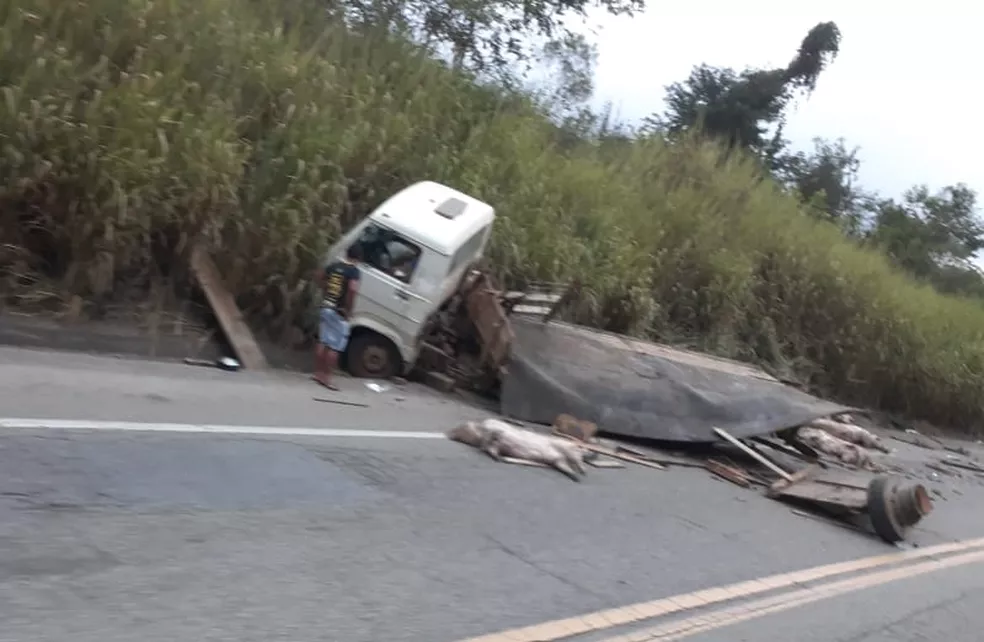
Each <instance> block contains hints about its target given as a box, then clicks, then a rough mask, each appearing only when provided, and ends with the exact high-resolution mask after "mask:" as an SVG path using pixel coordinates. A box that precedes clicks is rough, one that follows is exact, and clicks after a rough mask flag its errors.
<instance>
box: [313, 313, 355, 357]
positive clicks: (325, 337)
mask: <svg viewBox="0 0 984 642" xmlns="http://www.w3.org/2000/svg"><path fill="white" fill-rule="evenodd" d="M318 340H319V341H321V343H322V345H324V346H325V347H326V348H328V349H329V350H334V351H335V352H345V346H347V345H348V340H349V322H348V321H346V320H345V319H343V318H342V317H341V315H340V314H338V312H335V311H334V310H332V309H331V308H321V319H320V323H319V324H318Z"/></svg>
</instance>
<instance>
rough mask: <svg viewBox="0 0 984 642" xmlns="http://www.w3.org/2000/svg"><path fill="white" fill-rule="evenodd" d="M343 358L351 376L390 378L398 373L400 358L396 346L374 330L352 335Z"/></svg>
mask: <svg viewBox="0 0 984 642" xmlns="http://www.w3.org/2000/svg"><path fill="white" fill-rule="evenodd" d="M345 359H346V362H347V365H348V371H349V372H350V373H351V374H352V376H353V377H359V378H361V379H390V378H392V377H395V376H396V375H398V374H400V365H401V359H400V355H399V354H398V353H397V351H396V347H394V346H393V343H392V342H391V341H390V340H389V339H387V338H386V337H384V336H382V335H379V334H376V333H374V332H360V333H358V334H356V335H355V336H354V337H352V340H351V341H350V342H349V345H348V349H347V350H346V351H345Z"/></svg>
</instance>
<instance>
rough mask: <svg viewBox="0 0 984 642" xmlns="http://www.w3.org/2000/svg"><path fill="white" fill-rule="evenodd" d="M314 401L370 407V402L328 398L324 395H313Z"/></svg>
mask: <svg viewBox="0 0 984 642" xmlns="http://www.w3.org/2000/svg"><path fill="white" fill-rule="evenodd" d="M311 399H313V400H314V401H318V402H321V403H333V404H336V405H339V406H353V407H355V408H368V407H369V404H367V403H361V402H358V401H344V400H342V399H326V398H324V397H311Z"/></svg>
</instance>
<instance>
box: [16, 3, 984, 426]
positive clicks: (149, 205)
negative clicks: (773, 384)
mask: <svg viewBox="0 0 984 642" xmlns="http://www.w3.org/2000/svg"><path fill="white" fill-rule="evenodd" d="M438 4H439V3H438ZM438 4H434V5H430V4H428V5H420V6H417V5H414V4H413V3H395V4H392V5H390V4H385V3H380V4H367V3H366V4H355V3H353V4H346V5H338V4H332V3H329V2H326V1H321V2H317V1H316V0H276V1H274V0H265V1H261V0H167V1H164V0H85V1H76V0H0V18H2V30H0V47H2V54H3V55H2V58H0V85H2V86H0V175H2V176H3V179H4V180H3V184H2V191H0V278H2V279H3V280H2V281H0V287H2V288H3V305H5V306H8V307H17V308H21V309H39V308H43V309H48V310H56V311H59V310H61V311H64V310H65V309H73V310H74V313H79V312H81V313H82V314H83V315H89V316H93V315H98V314H99V311H100V310H102V309H104V308H105V307H106V306H107V305H110V304H113V303H117V302H120V301H135V300H140V299H141V298H142V297H143V298H146V297H147V296H148V293H149V292H150V291H152V290H156V289H160V288H162V287H163V288H167V289H168V290H170V291H173V292H177V293H179V294H182V293H187V292H188V287H189V279H188V274H187V270H186V268H185V267H184V265H185V260H186V256H187V252H188V250H189V247H190V244H191V243H192V242H193V241H195V240H196V239H202V240H204V241H205V242H206V243H207V245H208V246H209V247H210V249H211V250H212V252H213V255H214V257H215V259H216V262H217V263H218V264H219V266H220V268H221V269H222V271H223V274H224V275H225V277H226V278H227V281H228V285H229V286H230V287H231V288H232V290H233V292H234V293H235V294H236V295H237V297H238V298H239V301H240V304H241V305H243V306H244V308H245V309H247V311H248V313H249V315H250V316H251V318H253V319H254V320H255V322H256V325H257V326H261V327H263V328H264V329H265V330H266V331H268V332H270V333H271V334H272V335H273V336H274V337H277V338H279V339H280V340H285V341H286V340H288V337H290V336H291V335H292V334H296V328H299V327H305V325H306V324H307V323H308V319H309V312H310V304H311V298H310V290H309V288H308V287H307V277H308V275H309V274H310V273H311V270H312V268H313V267H314V266H315V264H316V262H317V261H318V259H319V257H320V256H321V254H322V253H323V252H324V250H325V249H326V247H327V246H328V244H329V243H330V242H331V241H332V240H333V239H334V238H336V237H337V235H338V234H339V233H340V231H341V230H343V229H345V228H347V227H349V226H351V225H352V224H354V223H355V222H356V221H357V220H358V219H359V218H360V217H362V216H364V215H365V214H367V213H368V212H369V211H370V210H371V209H372V208H373V207H375V206H376V205H377V204H378V203H379V202H381V200H382V199H383V198H384V197H385V196H387V195H389V194H391V193H392V192H394V191H396V190H398V189H400V188H401V187H403V186H405V185H407V184H409V183H411V182H414V181H417V180H423V179H433V180H437V181H441V182H445V183H448V184H450V185H453V186H455V187H457V188H458V189H461V190H463V191H466V192H468V193H471V194H473V195H475V196H477V197H479V198H481V199H483V200H485V201H487V202H490V203H492V204H493V205H494V206H495V207H496V208H497V210H498V212H499V215H500V220H499V222H498V223H497V227H496V229H495V236H494V243H493V247H492V250H491V256H490V263H491V265H492V266H493V267H494V269H495V270H496V272H497V273H498V275H499V277H500V278H501V279H503V280H504V281H505V282H507V283H511V284H521V283H522V282H523V281H526V280H529V279H548V280H554V281H565V280H568V279H571V278H579V279H581V280H582V281H583V283H584V284H585V287H586V291H587V294H586V296H585V297H584V298H583V300H582V301H581V302H580V303H579V304H578V307H577V309H576V310H573V311H571V313H570V314H571V316H572V318H574V319H575V320H577V321H578V322H581V323H585V324H588V325H592V326H596V327H603V328H606V329H610V330H614V331H619V332H628V333H631V334H635V335H640V336H648V337H652V338H655V339H659V340H663V341H668V342H672V343H677V344H684V345H687V346H690V347H694V348H698V349H702V350H707V351H710V352H713V353H715V354H719V355H724V356H730V357H736V358H739V359H743V360H748V361H754V362H757V363H760V364H764V365H766V366H767V367H768V368H770V369H771V370H772V371H773V372H777V373H778V374H780V375H782V376H784V377H788V378H791V379H795V380H798V381H801V382H803V383H804V384H806V385H808V386H809V387H810V388H811V389H812V390H814V391H817V392H823V393H825V394H828V395H832V396H834V397H836V398H838V399H839V400H841V401H845V402H849V403H856V404H864V405H868V406H873V407H877V408H881V409H884V410H887V411H893V412H899V413H903V414H906V415H908V416H911V417H917V418H922V419H926V420H929V421H933V422H937V423H940V424H944V425H948V426H953V427H956V428H958V429H960V430H963V431H966V432H975V431H978V430H980V429H981V428H982V426H984V306H982V302H981V301H982V300H981V299H980V298H979V295H978V292H984V287H981V281H980V278H979V275H978V274H977V272H976V271H975V270H973V269H972V268H970V267H968V264H967V263H966V260H967V259H968V257H969V256H971V255H972V254H973V252H976V250H977V249H980V246H977V245H975V242H977V241H978V240H979V239H980V238H981V237H982V236H984V234H982V232H984V230H980V229H979V228H975V227H974V225H975V224H976V218H975V217H976V211H975V209H974V207H975V202H974V195H973V193H972V192H969V191H968V190H966V188H963V187H962V186H955V187H954V188H949V189H948V190H944V191H942V192H940V193H939V194H935V195H934V194H930V193H929V192H928V191H920V190H918V189H917V190H915V191H914V192H912V193H911V194H909V195H908V197H906V198H904V199H902V200H901V201H899V202H896V201H893V200H889V199H879V198H877V197H875V196H873V195H867V194H864V193H861V192H860V191H859V190H858V189H857V188H856V187H855V186H854V185H855V184H854V183H853V182H852V177H853V176H854V172H856V169H857V167H856V160H855V159H854V156H853V154H854V152H853V151H851V152H849V151H847V150H846V148H845V147H844V145H843V143H842V142H838V143H836V144H832V143H826V142H823V141H820V142H818V147H817V150H816V151H815V152H814V153H812V154H794V153H791V152H788V151H786V149H785V143H784V142H783V141H782V140H781V135H772V134H767V133H766V132H767V129H768V127H767V126H768V125H770V124H771V125H775V124H779V125H781V116H782V112H783V110H784V109H785V105H786V103H787V102H788V101H789V100H791V98H792V97H793V96H795V95H796V94H797V92H800V93H802V94H803V95H806V94H807V93H808V91H809V90H810V89H811V88H812V85H813V84H815V82H816V78H817V76H818V75H819V74H820V73H821V72H822V70H823V68H824V65H825V64H827V63H829V62H830V61H831V60H832V59H833V55H834V54H835V53H836V50H837V43H838V42H839V37H840V36H839V33H838V32H837V31H836V27H834V26H833V25H831V24H829V23H828V24H826V25H819V26H818V28H817V29H816V30H814V31H813V32H811V33H810V34H809V35H808V37H807V38H806V39H805V40H804V49H802V50H801V52H800V54H799V55H798V56H797V57H796V58H794V60H793V63H791V65H790V67H789V68H787V69H785V70H764V71H760V72H756V73H759V74H764V75H759V76H754V77H750V76H748V73H749V72H746V73H745V75H742V74H736V73H734V72H730V71H728V70H714V69H710V68H701V69H697V70H695V75H694V76H692V77H691V78H690V79H689V80H688V81H686V82H683V83H680V84H678V85H676V86H675V89H672V88H671V92H670V94H669V96H670V99H669V100H668V103H667V112H666V113H665V114H662V115H660V116H658V117H654V118H653V119H651V120H650V121H649V122H648V123H647V125H646V126H645V127H643V128H641V129H635V130H631V129H628V128H625V127H620V126H617V125H615V124H612V123H611V122H609V120H608V119H607V118H606V117H605V115H604V114H597V113H594V112H592V111H591V110H589V109H587V108H586V107H585V106H584V104H585V102H584V101H585V99H586V97H588V96H590V60H591V49H590V46H589V45H587V44H586V43H585V42H584V41H583V39H579V38H577V37H574V36H573V35H572V34H570V33H568V32H563V30H562V29H561V28H560V27H559V26H558V25H559V23H557V24H553V25H552V27H553V28H552V29H548V30H543V29H542V25H543V24H547V23H542V22H538V21H536V20H533V21H532V24H534V25H539V26H538V27H537V28H538V29H540V30H539V31H536V32H535V33H532V34H531V37H530V38H529V40H532V41H537V38H539V39H540V40H542V41H543V42H545V43H546V44H545V45H543V46H542V47H540V48H539V49H537V50H536V51H535V52H530V51H524V50H522V48H521V47H520V46H519V45H518V44H516V43H517V42H518V41H517V40H516V33H520V34H522V33H523V32H522V30H523V29H533V27H531V26H529V24H520V23H519V22H514V23H510V22H509V21H508V20H505V19H504V18H503V15H505V14H501V15H500V14H495V13H494V12H493V13H489V14H488V15H486V14H482V15H481V16H478V17H479V18H482V20H476V19H474V18H476V17H475V16H471V18H473V19H472V20H471V22H468V23H466V24H467V25H470V28H469V29H463V28H461V26H460V25H461V24H462V23H461V22H460V21H456V16H457V14H454V13H453V11H451V9H453V7H452V6H451V5H448V7H445V9H446V10H445V11H443V13H440V15H438V17H441V16H443V22H442V21H441V20H438V19H437V18H434V17H433V15H434V14H433V12H431V13H430V14H429V13H427V12H428V11H431V10H432V9H433V6H438ZM440 6H442V7H443V6H444V5H440ZM535 6H536V7H539V10H540V11H541V12H543V16H544V17H545V19H547V18H550V17H551V16H555V15H560V14H561V13H562V12H563V11H575V12H576V11H577V10H578V9H579V7H580V8H584V5H583V3H582V4H581V5H577V4H561V3H558V4H552V3H540V4H536V5H535ZM449 7H450V8H449ZM496 7H498V8H499V10H501V11H507V10H508V8H509V6H507V5H494V4H490V5H489V8H487V9H486V10H487V11H492V10H493V9H495V8H496ZM503 7H505V8H503ZM606 8H608V9H609V10H611V11H613V12H623V11H629V10H631V9H633V8H638V7H637V6H635V5H632V4H625V5H615V4H609V5H607V7H606ZM384 9H385V10H388V11H389V13H386V12H385V11H384ZM471 10H474V9H469V11H471ZM462 11H464V9H462ZM401 12H402V13H401ZM427 15H431V19H430V20H425V19H423V18H421V16H423V17H424V18H426V17H427ZM475 24H478V25H479V26H481V25H483V24H484V25H502V24H511V25H513V28H514V32H512V33H510V32H499V31H496V32H495V34H490V33H485V34H484V35H483V34H481V33H480V34H479V35H480V36H481V37H480V38H479V37H477V36H475V29H474V27H475ZM488 29H505V27H501V28H500V27H488ZM463 34H465V35H467V34H471V36H470V38H471V39H470V40H469V39H468V38H465V37H464V35H463ZM493 36H494V37H493ZM811 39H812V40H811ZM490 43H491V45H490ZM496 43H498V44H497V45H496ZM482 47H485V49H482ZM490 47H491V48H490ZM804 51H805V54H804ZM442 55H443V59H442ZM509 56H513V58H521V59H523V60H535V61H536V62H537V63H538V64H540V65H541V66H550V68H551V69H554V70H555V73H552V74H549V75H550V77H552V78H559V79H561V81H562V82H560V83H559V84H558V85H557V86H549V87H543V86H537V87H531V86H530V85H529V84H528V83H525V84H524V83H523V82H522V78H518V77H516V76H513V75H511V74H510V73H509V72H508V71H507V70H508V69H509V68H510V65H513V66H514V63H515V60H512V59H510V58H509ZM445 61H446V62H445ZM807 63H809V64H807ZM804 64H805V65H806V66H805V67H804ZM811 65H812V66H811ZM780 72H782V73H780ZM770 73H771V74H772V75H769V74H770ZM729 74H730V75H729ZM715 82H716V83H719V85H718V89H720V88H721V87H724V89H725V90H726V91H724V92H723V93H724V94H726V95H729V96H731V98H732V99H733V101H737V103H736V104H725V105H723V106H721V109H722V110H724V111H725V112H726V111H727V110H728V109H733V110H739V108H741V109H740V111H741V113H743V114H746V116H747V118H748V119H750V120H748V122H747V123H746V124H747V125H748V127H744V125H742V127H738V128H737V129H736V125H735V120H734V118H730V119H729V118H728V117H726V116H727V114H726V113H725V114H724V116H721V114H720V113H718V115H719V116H721V117H720V118H715V112H713V110H708V109H707V108H706V105H707V101H703V102H702V101H701V100H699V98H700V96H699V93H700V91H704V90H707V89H708V87H710V84H712V83H715ZM743 83H744V84H743ZM752 90H754V91H771V92H772V94H770V95H771V96H772V102H771V103H770V102H769V100H770V99H769V96H765V97H764V98H763V96H762V95H757V96H752V97H751V98H749V92H750V91H752ZM729 92H730V93H729ZM721 93H722V92H718V95H721ZM743 100H747V101H749V102H750V103H754V104H755V105H757V106H758V107H763V106H764V107H763V109H764V111H763V112H762V113H752V114H751V115H748V114H749V113H750V112H749V110H748V109H745V108H744V107H747V105H744V104H743V103H741V101H743ZM687 101H690V102H689V103H688V102H687ZM738 103H741V104H738ZM700 105H704V106H705V107H700ZM698 107H699V108H698ZM743 127H744V128H743ZM715 128H717V129H715ZM775 129H776V128H773V130H775ZM769 131H772V130H769ZM779 132H780V134H781V128H780V129H779ZM961 190H963V191H961ZM968 199H969V200H968ZM982 245H984V243H982ZM943 292H951V293H956V294H944V293H943ZM80 304H81V305H80Z"/></svg>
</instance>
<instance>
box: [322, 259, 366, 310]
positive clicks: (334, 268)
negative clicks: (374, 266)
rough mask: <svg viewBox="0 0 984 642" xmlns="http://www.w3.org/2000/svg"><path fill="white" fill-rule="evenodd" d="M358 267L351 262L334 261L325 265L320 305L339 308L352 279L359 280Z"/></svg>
mask: <svg viewBox="0 0 984 642" xmlns="http://www.w3.org/2000/svg"><path fill="white" fill-rule="evenodd" d="M359 277H360V275H359V268H358V266H356V265H354V264H352V263H346V262H345V261H335V262H334V263H332V264H330V265H327V266H325V290H324V295H323V298H322V299H321V307H323V308H329V309H331V310H340V309H341V308H342V306H343V305H344V303H345V299H346V297H348V293H349V289H350V288H351V285H352V282H353V281H358V280H359Z"/></svg>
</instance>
